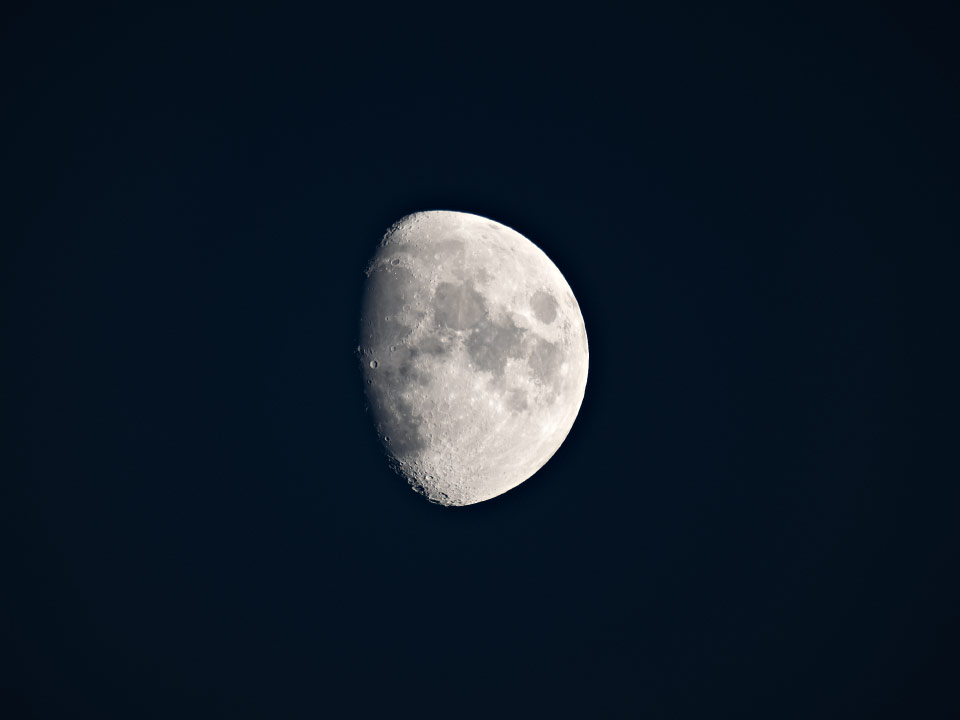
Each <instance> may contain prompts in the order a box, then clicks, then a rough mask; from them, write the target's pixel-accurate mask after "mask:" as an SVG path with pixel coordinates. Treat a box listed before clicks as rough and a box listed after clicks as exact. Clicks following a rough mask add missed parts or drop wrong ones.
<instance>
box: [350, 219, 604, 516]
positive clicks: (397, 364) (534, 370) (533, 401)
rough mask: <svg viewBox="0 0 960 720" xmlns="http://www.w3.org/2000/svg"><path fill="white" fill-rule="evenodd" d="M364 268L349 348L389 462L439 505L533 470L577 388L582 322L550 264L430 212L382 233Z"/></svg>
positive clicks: (484, 496) (576, 400)
mask: <svg viewBox="0 0 960 720" xmlns="http://www.w3.org/2000/svg"><path fill="white" fill-rule="evenodd" d="M366 276H367V279H366V282H365V288H364V294H363V302H362V308H361V321H360V346H359V348H358V354H359V357H360V361H361V369H362V372H363V375H364V380H365V387H366V392H367V400H368V404H369V409H370V413H371V415H372V417H373V420H374V422H375V424H376V427H377V431H378V434H379V436H380V439H381V441H382V443H383V445H384V447H385V449H386V450H387V456H388V458H389V461H390V464H391V466H392V467H393V468H394V469H395V470H396V471H397V472H398V473H399V474H400V475H402V476H403V477H405V478H406V479H407V481H408V482H409V483H410V485H411V486H413V488H414V489H416V490H417V491H418V492H420V493H422V494H423V495H425V496H426V497H427V498H428V499H429V500H431V501H433V502H436V503H440V504H442V505H470V504H473V503H478V502H482V501H483V500H489V499H490V498H493V497H496V496H497V495H500V494H502V493H505V492H506V491H508V490H510V489H511V488H514V487H516V486H517V485H519V484H520V483H522V482H523V481H524V480H526V479H527V478H529V477H530V476H531V475H533V474H534V473H535V472H537V470H539V469H540V468H541V467H542V466H543V465H544V464H545V463H546V462H547V461H548V460H549V459H550V458H551V457H552V456H553V454H554V453H555V452H556V451H557V449H558V448H559V447H560V445H561V444H562V443H563V441H564V439H565V438H566V436H567V434H568V433H569V431H570V428H571V427H572V425H573V422H574V420H575V419H576V416H577V413H578V411H579V409H580V404H581V402H582V401H583V395H584V390H585V388H586V382H587V367H588V350H587V334H586V330H585V328H584V324H583V317H582V315H581V314H580V307H579V305H578V304H577V301H576V298H575V297H574V295H573V292H572V291H571V289H570V287H569V285H568V284H567V282H566V280H565V279H564V277H563V275H561V273H560V271H559V270H558V269H557V267H556V266H555V265H554V264H553V263H552V262H551V261H550V259H549V258H548V257H547V256H546V255H545V254H544V253H543V251H542V250H540V249H539V248H538V247H536V246H535V245H534V244H533V243H532V242H530V241H529V240H527V238H525V237H524V236H523V235H521V234H520V233H518V232H516V231H514V230H512V229H510V228H508V227H506V226H505V225H501V224H499V223H497V222H494V221H492V220H489V219H487V218H483V217H480V216H477V215H471V214H468V213H462V212H452V211H430V212H421V213H415V214H413V215H408V216H407V217H404V218H403V219H401V220H400V221H399V222H397V223H395V224H394V225H393V226H392V227H391V228H390V229H389V230H388V231H387V233H386V235H385V236H384V238H383V240H382V241H381V242H380V245H379V247H378V249H377V252H376V253H375V255H374V257H373V260H372V261H371V262H370V264H369V266H368V267H367V270H366Z"/></svg>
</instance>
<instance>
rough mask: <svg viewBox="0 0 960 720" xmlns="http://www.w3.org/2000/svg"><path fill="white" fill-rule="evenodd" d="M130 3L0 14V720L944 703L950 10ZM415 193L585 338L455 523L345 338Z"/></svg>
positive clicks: (935, 710) (949, 611) (806, 712)
mask: <svg viewBox="0 0 960 720" xmlns="http://www.w3.org/2000/svg"><path fill="white" fill-rule="evenodd" d="M128 5H129V6H127V7H119V8H109V7H107V6H100V5H97V6H96V7H94V6H91V5H90V4H80V5H77V4H63V5H62V6H59V5H58V4H57V3H53V4H30V3H20V4H19V5H18V6H17V7H15V8H14V9H12V10H7V11H5V12H6V13H7V14H6V15H5V17H4V20H3V25H2V30H0V68H2V69H0V109H2V114H0V131H2V134H0V183H2V185H0V191H2V193H3V195H2V196H3V204H2V207H3V209H2V224H0V273H2V274H0V333H2V338H3V340H2V342H0V346H2V348H3V349H2V350H0V370H2V373H0V377H2V378H3V380H4V383H3V389H2V395H0V418H2V421H3V426H2V437H3V446H4V451H3V454H2V456H3V460H2V466H0V492H2V496H0V522H2V524H0V528H2V532H3V534H4V537H3V547H4V548H5V549H9V550H11V551H12V552H11V553H10V561H9V562H8V563H5V565H4V570H3V574H4V577H3V578H2V579H0V585H2V586H4V587H5V588H6V589H5V590H4V591H3V592H2V593H0V621H2V625H0V629H2V632H3V636H2V638H0V660H2V662H3V665H2V666H0V670H2V673H0V688H2V691H3V695H4V700H3V701H4V704H5V705H6V706H7V707H8V708H11V712H10V713H8V714H5V715H4V716H5V717H10V718H56V717H97V718H113V717H116V718H154V717H156V718H169V717H186V718H192V717H197V718H213V717H225V718H227V717H229V718H260V717H264V718H267V717H269V718H277V717H304V718H306V717H311V718H314V717H388V716H393V717H402V716H406V715H408V714H410V715H418V716H421V717H473V716H477V717H481V716H482V717H493V716H495V717H527V716H529V717H644V718H705V717H709V718H717V717H720V718H724V717H736V718H762V719H764V720H769V719H770V718H777V719H778V720H789V719H790V718H818V720H821V719H824V718H843V719H844V720H847V719H850V718H888V717H889V718H905V717H918V718H919V717H922V718H937V717H955V716H956V714H957V713H958V712H960V705H958V701H957V698H956V693H955V683H956V677H957V671H958V662H957V657H956V648H957V646H958V643H960V624H958V610H957V608H958V607H960V593H958V588H957V583H956V568H957V557H958V545H960V544H958V531H957V522H956V518H957V511H958V508H960V497H958V490H957V488H956V474H955V472H951V471H949V470H948V469H947V466H945V465H938V464H937V463H936V462H930V460H931V458H932V455H931V453H930V452H929V450H928V446H930V447H935V446H936V445H937V444H940V443H950V442H955V434H954V433H953V432H952V431H951V430H949V428H950V427H951V426H950V423H949V418H951V417H953V414H955V413H953V414H951V413H948V412H947V411H946V410H943V409H941V410H939V411H938V410H936V409H931V407H930V405H929V404H930V403H931V401H936V400H938V399H939V396H940V395H942V388H941V389H939V390H937V389H935V390H934V392H933V393H932V394H931V393H930V391H929V390H927V389H926V384H927V383H928V382H929V380H930V379H931V378H932V377H934V376H935V375H936V373H937V371H938V370H941V369H947V368H948V363H947V362H946V361H945V360H943V358H944V356H943V355H941V354H937V353H932V352H928V351H926V350H923V349H921V348H922V347H923V343H924V340H925V338H926V337H927V336H928V335H929V334H930V333H931V331H934V332H936V333H938V334H939V335H940V336H944V335H949V334H952V333H954V331H955V324H956V323H955V318H953V319H951V318H946V319H945V320H941V318H940V314H943V315H946V314H947V313H945V312H944V310H945V309H947V308H949V307H950V305H949V301H948V298H949V295H950V288H951V286H952V283H954V282H955V279H954V278H953V277H952V275H953V271H952V270H951V268H955V267H956V259H957V258H956V251H955V244H956V238H957V230H958V223H957V219H956V198H957V190H958V187H957V171H956V169H957V160H958V153H957V150H958V147H957V139H956V128H957V127H960V113H958V94H957V84H956V76H955V74H954V69H955V68H954V66H955V60H956V58H955V54H956V50H955V38H954V34H955V29H956V27H957V17H956V15H955V14H949V13H947V12H945V11H943V10H937V9H934V8H933V7H931V8H922V7H917V6H916V5H915V4H908V3H901V4H900V5H898V6H897V5H894V6H886V7H880V6H874V7H869V8H868V7H863V8H855V7H853V6H838V5H837V4H831V5H830V6H829V7H827V8H822V9H814V8H812V7H811V6H810V5H809V4H808V3H803V4H799V5H798V6H797V7H793V8H785V7H783V8H778V9H771V8H769V7H767V4H763V5H761V6H760V7H745V6H741V7H739V8H727V9H719V8H717V7H715V6H714V5H715V4H713V3H704V4H702V5H696V4H684V5H678V4H671V5H670V6H669V9H663V8H659V9H637V8H635V9H632V10H630V11H629V12H627V11H617V12H613V11H608V10H606V9H603V8H600V7H593V6H589V7H584V8H580V9H579V10H577V11H573V12H570V11H567V12H562V11H561V10H560V9H559V7H554V8H547V9H544V10H542V11H539V12H535V13H534V12H529V13H527V12H524V11H522V10H520V9H519V8H518V7H516V6H514V7H507V8H501V7H496V6H494V5H489V4H484V5H478V6H475V7H472V8H471V7H454V6H453V5H450V4H448V5H447V6H445V7H443V8H437V9H434V10H432V11H418V10H415V9H413V8H410V7H407V6H405V5H403V6H401V5H397V6H395V7H394V8H393V9H392V10H391V9H385V8H381V7H378V6H376V5H370V4H364V5H362V6H361V7H359V8H358V9H357V10H356V11H352V12H346V11H342V12H336V13H331V12H330V11H329V10H328V9H326V8H323V7H322V5H324V4H322V3H314V4H310V5H304V6H303V7H299V8H289V7H288V8H283V9H281V8H279V7H277V6H276V5H275V4H267V3H265V4H263V6H262V7H260V8H259V9H250V8H249V7H248V6H244V7H243V8H240V7H238V6H237V4H236V3H230V4H224V5H222V6H215V5H204V6H203V7H201V8H197V7H193V6H192V5H191V4H184V5H183V6H181V7H179V8H175V9H174V8H154V9H147V6H146V4H144V3H133V4H128ZM436 208H444V209H453V210H462V211H467V212H473V213H477V214H481V215H486V216H489V217H491V218H493V219H495V220H497V221H499V222H502V223H504V224H507V225H509V226H511V227H513V228H515V229H517V230H518V231H520V232H521V233H523V234H524V235H526V236H527V237H529V238H531V239H532V240H533V241H534V242H536V243H537V244H538V245H540V247H542V248H543V249H544V250H545V251H546V253H547V254H548V255H549V256H550V257H551V258H552V259H553V260H554V262H555V263H556V264H557V266H558V267H559V268H560V270H561V271H562V272H563V273H564V275H565V277H566V278H567V280H568V281H569V283H570V285H571V287H572V288H573V290H574V292H575V293H576V295H577V297H578V300H579V302H580V305H581V309H582V311H583V315H584V318H585V322H586V327H587V333H588V337H589V341H590V350H591V369H590V377H589V381H588V387H587V393H586V397H585V400H584V404H583V408H582V410H581V413H580V417H579V419H578V420H577V423H576V425H575V426H574V428H573V430H572V432H571V434H570V436H569V438H568V439H567V442H566V443H565V444H564V445H563V447H562V448H561V449H560V450H559V451H558V453H557V454H556V455H555V457H554V458H553V459H552V460H551V461H550V462H549V463H548V465H547V466H546V467H544V468H543V469H542V470H541V471H540V472H539V473H538V474H537V475H536V476H534V477H533V478H532V479H530V480H529V481H527V482H526V483H524V484H523V485H521V486H520V487H519V488H517V489H516V490H514V491H511V492H510V493H507V494H506V495H504V496H501V497H499V498H496V499H494V500H492V501H489V502H486V503H483V504H480V505H477V506H473V507H469V508H464V509H444V508H439V507H435V506H431V505H429V504H427V503H426V502H424V500H423V499H422V498H420V497H418V496H416V495H415V494H414V493H412V492H410V490H409V489H408V488H407V487H406V486H405V484H404V482H403V481H402V480H401V479H399V478H397V477H396V476H393V475H392V474H391V473H390V472H389V471H388V469H387V468H386V464H385V463H384V461H383V459H382V457H381V456H380V454H379V450H378V446H377V442H376V438H375V437H374V435H373V431H372V428H371V427H370V422H369V420H368V418H367V417H366V416H365V414H364V408H363V398H362V392H361V388H360V379H359V373H358V372H357V367H356V361H355V358H354V356H353V349H354V347H355V346H356V336H357V320H358V313H359V297H360V289H361V282H362V279H363V275H362V270H363V267H364V264H365V262H366V260H367V259H368V258H369V256H370V255H371V253H372V251H373V249H374V247H375V245H376V243H377V241H378V240H379V238H380V236H381V234H382V233H383V231H384V230H385V229H386V228H387V226H388V225H389V224H390V223H392V222H393V221H394V220H396V219H398V218H399V217H401V216H402V215H404V214H406V213H409V212H413V211H416V210H424V209H436ZM938 313H939V314H938Z"/></svg>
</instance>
